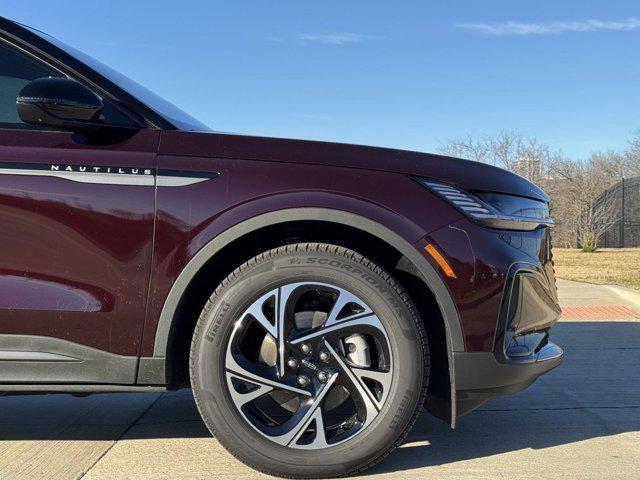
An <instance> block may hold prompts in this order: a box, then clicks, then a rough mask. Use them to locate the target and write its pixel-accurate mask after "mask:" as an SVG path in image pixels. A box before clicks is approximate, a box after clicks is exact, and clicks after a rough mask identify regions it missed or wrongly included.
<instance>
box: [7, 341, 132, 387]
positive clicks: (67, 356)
mask: <svg viewBox="0 0 640 480" xmlns="http://www.w3.org/2000/svg"><path fill="white" fill-rule="evenodd" d="M137 368H138V357H127V356H123V355H116V354H115V353H110V352H105V351H103V350H98V349H96V348H91V347H87V346H85V345H80V344H78V343H74V342H70V341H67V340H63V339H59V338H53V337H41V336H36V335H0V391H2V390H3V389H4V387H3V384H49V383H51V384H54V383H70V384H78V383H96V384H110V383H112V384H122V385H133V384H135V382H136V371H137Z"/></svg>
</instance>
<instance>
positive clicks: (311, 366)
mask: <svg viewBox="0 0 640 480" xmlns="http://www.w3.org/2000/svg"><path fill="white" fill-rule="evenodd" d="M300 363H302V366H303V367H304V368H306V369H307V370H309V371H311V372H313V373H315V372H317V371H318V366H317V365H316V364H315V363H313V358H311V357H306V358H303V359H302V362H300Z"/></svg>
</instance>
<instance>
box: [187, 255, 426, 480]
mask: <svg viewBox="0 0 640 480" xmlns="http://www.w3.org/2000/svg"><path fill="white" fill-rule="evenodd" d="M292 250H293V251H292ZM305 281H309V282H319V283H328V284H331V285H335V286H337V287H340V288H343V289H345V290H347V291H349V292H351V293H352V294H354V295H356V296H357V297H359V298H361V299H362V300H363V301H364V302H365V303H367V305H368V306H369V307H371V308H372V310H373V311H374V313H375V314H376V315H377V316H378V318H379V319H380V321H381V322H382V323H383V325H384V326H385V329H386V331H387V336H388V338H389V344H390V348H391V352H392V357H393V365H394V373H393V379H392V386H391V388H390V391H389V394H388V397H387V400H386V402H385V405H384V406H383V408H382V410H381V412H380V414H379V415H378V416H377V417H376V419H375V420H374V421H373V423H371V424H370V425H369V426H368V427H367V428H366V429H365V430H364V431H363V432H360V433H359V434H357V435H356V436H355V437H354V438H353V439H352V440H348V441H346V442H344V443H342V444H339V445H336V446H334V447H329V448H326V449H321V450H299V449H294V448H287V447H284V446H281V445H278V444H276V443H275V442H272V441H270V440H268V439H267V438H265V437H263V436H262V435H260V434H258V433H257V432H256V430H255V429H254V428H253V427H251V426H250V425H249V424H248V423H247V422H246V420H245V419H244V418H243V417H242V416H241V414H240V413H239V412H238V411H237V408H236V406H235V404H234V403H233V401H232V400H231V396H230V394H229V392H228V390H227V383H226V377H225V371H224V362H225V355H226V348H227V344H228V341H229V337H230V335H231V332H232V330H233V327H234V323H235V322H236V320H238V319H239V318H240V315H241V314H242V313H243V312H244V311H245V310H246V308H248V307H249V305H250V304H251V303H252V302H253V301H255V299H256V298H258V297H259V296H260V295H262V294H264V293H266V292H268V291H270V290H272V289H274V288H277V287H279V286H282V285H284V284H290V283H297V282H305ZM407 302H408V299H406V298H405V299H403V298H402V297H401V295H400V292H399V291H398V290H396V289H395V288H394V287H393V286H392V284H391V283H390V282H389V281H387V279H385V277H383V274H382V272H381V271H376V270H374V269H372V268H369V267H367V266H365V265H363V263H362V262H359V261H357V260H355V259H354V258H349V257H346V256H344V255H340V254H338V253H336V252H330V251H308V250H302V251H299V250H296V249H288V251H286V252H279V253H276V254H275V255H269V254H265V255H262V256H261V257H258V258H257V261H255V262H250V263H249V264H248V267H247V268H245V269H241V271H240V272H236V273H235V275H233V276H232V277H231V281H229V282H225V283H224V284H223V286H222V287H221V288H220V289H219V291H217V292H216V293H215V294H214V296H213V297H212V303H211V304H210V305H209V307H210V308H208V309H205V311H204V312H203V315H202V317H201V318H200V320H199V322H198V327H197V329H196V332H197V333H196V335H195V338H194V345H193V352H192V386H193V389H194V393H195V395H196V400H197V403H198V407H199V409H200V411H201V414H202V416H203V418H204V421H205V423H206V424H207V426H208V427H209V428H210V430H212V432H214V434H215V435H216V437H217V438H218V440H219V441H220V442H221V443H222V444H223V445H224V446H225V447H226V448H228V449H229V450H230V451H231V452H232V453H233V454H234V455H236V456H237V457H239V458H240V459H241V460H243V461H244V462H245V463H248V464H250V465H253V466H256V465H257V466H258V468H259V469H262V470H267V471H269V470H271V468H273V471H275V472H278V473H287V472H289V473H291V474H296V475H300V474H302V475H304V474H305V473H304V472H305V470H307V469H310V470H312V472H314V473H317V471H318V468H319V467H320V468H322V471H323V472H326V473H327V474H328V475H332V474H341V473H346V472H348V471H352V470H356V469H358V468H361V467H362V466H363V465H366V464H367V463H369V462H370V461H371V460H372V459H375V458H377V457H379V456H380V455H381V454H382V453H384V452H385V451H387V450H389V449H390V447H391V446H393V444H394V443H395V442H396V441H397V440H398V439H399V438H401V437H402V435H403V433H404V432H405V431H406V429H407V426H408V425H409V424H410V423H411V421H412V420H413V418H414V416H415V412H416V409H417V408H421V405H418V403H419V402H421V399H422V398H423V393H424V389H426V385H425V373H426V372H425V369H426V366H425V365H424V362H423V361H422V360H423V359H424V357H425V352H424V348H425V343H426V342H423V341H421V336H420V332H419V331H418V329H419V328H420V327H421V325H419V324H417V323H416V320H415V311H414V312H412V310H411V304H410V302H409V303H407ZM270 466H271V467H270Z"/></svg>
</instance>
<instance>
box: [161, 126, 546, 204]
mask: <svg viewBox="0 0 640 480" xmlns="http://www.w3.org/2000/svg"><path fill="white" fill-rule="evenodd" d="M159 153H160V154H161V155H186V156H199V157H218V158H239V159H247V160H262V161H270V162H289V163H302V164H316V165H330V166H337V167H347V168H358V169H365V170H378V171H386V172H394V173H403V174H407V175H417V176H422V177H428V178H431V179H435V180H440V181H443V182H447V183H451V184H455V185H458V186H460V187H462V188H465V189H467V190H485V191H491V192H498V193H507V194H512V195H520V196H524V197H530V198H534V199H537V200H544V201H548V199H549V197H548V196H547V195H546V194H545V193H544V192H543V191H542V190H541V189H540V188H539V187H537V186H536V185H534V184H533V183H531V182H529V181H528V180H526V179H525V178H523V177H521V176H519V175H516V174H514V173H511V172H508V171H506V170H503V169H501V168H497V167H494V166H491V165H487V164H484V163H480V162H472V161H470V160H462V159H460V158H454V157H447V156H443V155H434V154H430V153H420V152H412V151H407V150H396V149H390V148H380V147H368V146H362V145H349V144H342V143H331V142H317V141H309V140H290V139H282V138H268V137H253V136H246V135H233V134H221V133H198V132H182V131H163V132H162V137H161V141H160V148H159Z"/></svg>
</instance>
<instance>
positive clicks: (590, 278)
mask: <svg viewBox="0 0 640 480" xmlns="http://www.w3.org/2000/svg"><path fill="white" fill-rule="evenodd" d="M553 260H554V263H555V269H556V276H557V277H558V278H565V279H567V280H575V281H577V282H587V283H596V284H601V285H621V286H623V287H629V288H636V289H638V290H640V248H602V249H598V250H597V251H595V252H592V253H584V252H583V251H582V250H574V249H571V248H554V249H553Z"/></svg>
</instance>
